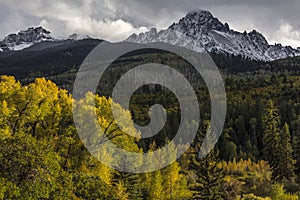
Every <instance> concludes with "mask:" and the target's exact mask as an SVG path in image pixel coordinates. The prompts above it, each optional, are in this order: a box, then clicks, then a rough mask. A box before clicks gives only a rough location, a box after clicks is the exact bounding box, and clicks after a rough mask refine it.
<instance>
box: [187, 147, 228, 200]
mask: <svg viewBox="0 0 300 200" xmlns="http://www.w3.org/2000/svg"><path fill="white" fill-rule="evenodd" d="M190 168H191V170H194V171H195V173H196V175H197V180H196V183H195V184H193V185H191V187H190V189H191V190H192V192H193V197H192V199H202V200H218V199H223V197H224V194H223V193H222V192H221V184H222V182H223V179H224V177H223V174H222V170H221V169H220V168H218V166H217V153H216V152H215V151H212V152H210V153H209V154H208V155H207V156H206V157H205V158H202V159H200V158H199V157H198V154H194V155H193V159H192V162H191V165H190Z"/></svg>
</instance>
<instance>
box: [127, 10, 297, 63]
mask: <svg viewBox="0 0 300 200" xmlns="http://www.w3.org/2000/svg"><path fill="white" fill-rule="evenodd" d="M125 41H126V42H134V43H152V42H166V43H169V44H172V45H177V46H181V47H186V48H188V49H191V50H194V51H197V52H203V51H208V52H211V53H222V54H228V55H235V56H238V55H240V56H242V57H244V58H248V59H253V60H261V61H272V60H278V59H284V58H287V57H295V56H300V48H297V49H293V48H292V47H291V46H282V45H281V44H275V45H270V44H269V43H268V41H267V40H266V38H265V37H264V36H263V34H261V33H259V32H258V31H256V30H253V31H250V32H246V31H244V32H243V33H241V32H238V31H235V30H232V29H230V27H229V25H228V24H227V23H222V22H221V21H220V20H219V19H218V18H216V17H214V16H213V15H212V14H211V13H210V12H209V11H206V10H195V11H191V12H189V13H188V14H187V15H186V16H185V17H183V18H181V19H180V20H179V22H177V23H173V24H172V25H170V26H169V27H168V28H167V29H165V30H161V31H159V32H158V31H157V29H156V28H152V29H151V30H150V31H148V32H145V33H140V34H139V35H137V34H132V35H131V36H129V37H128V38H127V39H126V40H125Z"/></svg>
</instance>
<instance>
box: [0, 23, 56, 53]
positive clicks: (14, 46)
mask: <svg viewBox="0 0 300 200" xmlns="http://www.w3.org/2000/svg"><path fill="white" fill-rule="evenodd" d="M42 41H54V38H52V37H51V32H50V31H47V30H46V29H44V28H43V27H36V28H33V27H32V28H28V29H27V30H25V31H20V32H19V33H17V34H9V35H8V36H6V37H5V38H4V39H3V40H2V41H0V51H8V50H15V51H17V50H22V49H25V48H28V47H30V46H32V45H33V44H36V43H39V42H42Z"/></svg>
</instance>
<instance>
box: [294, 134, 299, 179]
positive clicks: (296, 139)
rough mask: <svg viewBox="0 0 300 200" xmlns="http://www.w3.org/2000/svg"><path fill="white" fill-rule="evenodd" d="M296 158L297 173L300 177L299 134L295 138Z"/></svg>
mask: <svg viewBox="0 0 300 200" xmlns="http://www.w3.org/2000/svg"><path fill="white" fill-rule="evenodd" d="M294 158H295V160H296V164H295V166H296V168H295V173H296V174H297V175H298V176H300V134H299V133H298V134H297V135H296V136H295V138H294Z"/></svg>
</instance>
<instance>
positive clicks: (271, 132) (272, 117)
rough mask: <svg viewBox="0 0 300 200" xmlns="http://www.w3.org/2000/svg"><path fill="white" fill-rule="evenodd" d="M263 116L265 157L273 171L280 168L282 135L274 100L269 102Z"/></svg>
mask: <svg viewBox="0 0 300 200" xmlns="http://www.w3.org/2000/svg"><path fill="white" fill-rule="evenodd" d="M264 111H265V112H264V114H263V116H262V122H263V127H264V134H263V142H264V157H265V159H266V160H267V161H268V162H269V164H270V166H271V168H272V170H273V171H274V170H275V169H277V168H278V165H279V163H278V161H279V157H278V156H279V155H280V150H279V148H278V146H279V142H280V141H279V134H280V129H279V125H280V116H279V112H278V109H277V108H276V107H275V105H274V103H273V101H272V100H269V101H268V102H267V105H266V107H265V110H264Z"/></svg>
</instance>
